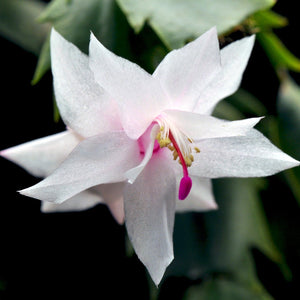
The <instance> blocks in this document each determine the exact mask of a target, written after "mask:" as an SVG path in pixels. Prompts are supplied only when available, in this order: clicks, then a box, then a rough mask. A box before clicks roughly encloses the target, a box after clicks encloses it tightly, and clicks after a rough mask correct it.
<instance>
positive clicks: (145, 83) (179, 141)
mask: <svg viewBox="0 0 300 300" xmlns="http://www.w3.org/2000/svg"><path fill="white" fill-rule="evenodd" d="M253 44H254V36H251V37H246V38H243V39H241V40H239V41H236V42H234V43H231V44H230V45H228V46H226V47H225V48H223V49H222V50H220V49H219V43H218V38H217V32H216V29H215V28H212V29H211V30H209V31H208V32H206V33H205V34H203V35H202V36H200V37H199V38H198V39H196V40H195V41H193V42H191V43H189V44H187V45H186V46H184V47H183V48H181V49H178V50H174V51H172V52H170V53H169V54H168V55H167V56H166V57H165V58H164V59H163V61H162V62H161V63H160V64H159V66H158V67H157V69H156V70H155V72H154V73H153V74H152V75H151V74H148V73H147V72H146V71H144V70H143V69H141V68H140V67H139V66H137V65H136V64H134V63H132V62H129V61H127V60H125V59H123V58H121V57H118V56H116V55H115V54H113V53H112V52H110V51H109V50H108V49H106V48H105V47H104V46H103V45H102V44H101V43H100V42H99V41H97V39H96V38H95V37H94V36H93V35H91V41H90V48H89V56H86V55H85V54H83V53H81V52H80V51H79V50H78V49H77V48H76V47H75V46H74V45H72V44H71V43H69V42H68V41H66V40H65V39H64V38H63V37H62V36H60V35H59V34H58V33H57V32H56V31H55V30H52V34H51V60H52V72H53V78H54V90H55V96H56V100H57V104H58V107H59V110H60V113H61V116H62V119H63V120H64V122H65V124H66V125H67V127H68V130H67V131H66V132H64V133H61V134H59V135H56V136H54V137H53V136H52V137H46V138H45V139H44V140H38V141H33V142H31V143H28V144H25V145H21V146H17V147H14V148H11V149H8V150H4V151H3V152H2V153H1V154H2V155H3V156H4V157H7V158H8V159H11V160H12V161H15V162H16V163H18V164H20V165H23V166H24V167H25V168H27V169H28V170H29V171H30V170H31V172H32V173H33V174H35V173H36V174H35V175H39V176H43V177H44V176H45V177H46V178H45V179H44V180H42V181H41V182H39V183H38V184H36V185H34V186H32V187H30V188H27V189H24V190H22V191H21V193H22V194H24V195H27V196H29V197H33V198H37V199H40V200H43V201H48V202H50V203H54V204H60V203H64V202H65V201H69V203H72V201H74V203H77V202H78V203H80V205H79V206H78V207H79V208H80V207H81V206H82V207H84V206H85V205H84V204H82V203H84V198H85V197H86V199H87V204H86V206H90V205H93V203H96V202H97V201H98V202H99V201H100V202H101V201H102V202H105V203H107V204H108V205H109V206H110V207H115V208H116V210H115V211H117V212H118V213H120V212H121V211H123V205H124V212H125V224H126V227H127V231H128V235H129V237H130V240H131V242H132V244H133V247H134V249H135V251H136V253H137V255H138V257H139V258H140V260H141V261H142V262H143V263H144V264H145V266H146V267H147V269H148V271H149V273H150V275H151V276H152V279H153V280H154V282H155V283H156V284H158V283H159V282H160V280H161V278H162V276H163V274H164V272H165V269H166V267H167V266H168V265H169V264H170V262H171V261H172V260H173V243H172V233H173V225H174V215H175V211H176V206H177V210H179V211H182V210H191V209H194V210H207V209H213V208H216V204H215V202H214V198H213V195H212V192H211V183H210V178H218V177H256V176H268V175H272V174H275V173H277V172H279V171H282V170H284V169H287V168H291V167H294V166H297V165H299V162H298V161H296V160H294V159H293V158H291V157H290V156H288V155H286V154H285V153H283V152H282V151H280V150H279V149H278V148H276V147H275V146H273V145H272V144H271V142H270V141H269V140H268V139H267V138H265V137H264V136H263V135H262V134H261V133H259V132H258V131H257V130H256V129H254V128H253V127H254V126H255V125H256V124H257V122H258V121H259V120H260V118H251V119H245V120H238V121H232V122H230V121H225V120H220V119H217V118H215V117H213V116H211V113H212V111H213V109H214V107H215V105H216V104H217V103H218V102H219V101H220V100H221V99H223V98H225V97H226V96H229V95H230V94H232V93H234V92H235V91H236V90H237V88H238V86H239V84H240V81H241V78H242V74H243V72H244V69H245V67H246V65H247V62H248V59H249V56H250V53H251V50H252V47H253ZM43 146H45V147H43ZM34 151H40V152H39V153H40V154H39V159H38V161H35V159H34V157H35V156H34ZM52 160H53V161H52ZM39 168H41V169H40V172H35V171H32V170H38V169H39ZM43 168H45V172H43ZM50 170H51V171H50ZM92 196H94V197H96V199H95V198H93V197H92ZM97 197H98V198H97ZM100 197H101V198H100ZM76 198H78V199H79V200H78V199H76ZM184 199H185V200H184ZM182 200H184V201H182ZM66 203H67V202H66ZM114 203H115V206H114ZM116 203H117V204H116ZM62 205H63V204H62ZM111 209H113V208H111ZM120 215H121V213H120ZM120 215H119V216H118V217H116V218H117V219H118V220H119V221H120V222H121V220H122V216H121V217H120Z"/></svg>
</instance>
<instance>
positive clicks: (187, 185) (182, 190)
mask: <svg viewBox="0 0 300 300" xmlns="http://www.w3.org/2000/svg"><path fill="white" fill-rule="evenodd" d="M191 188H192V179H191V178H190V177H189V176H184V177H183V178H182V179H181V181H180V185H179V194H178V198H179V200H184V199H185V198H186V197H187V196H188V195H189V193H190V191H191Z"/></svg>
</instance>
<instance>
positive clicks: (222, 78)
mask: <svg viewBox="0 0 300 300" xmlns="http://www.w3.org/2000/svg"><path fill="white" fill-rule="evenodd" d="M254 40H255V37H254V36H251V37H246V38H243V39H241V40H239V41H236V42H233V43H231V44H230V45H228V46H227V47H225V48H223V49H222V50H221V62H222V71H221V72H220V73H218V74H217V75H216V77H215V78H213V80H212V81H211V83H210V84H209V85H208V86H207V87H206V88H205V89H204V90H203V92H202V93H201V94H200V95H199V98H198V100H199V101H198V103H197V106H196V108H195V109H194V111H195V112H198V113H200V114H211V112H212V111H213V109H214V107H215V105H216V104H217V103H218V102H219V101H220V100H222V99H224V98H225V97H227V96H230V95H231V94H233V93H234V92H235V91H236V90H237V89H238V87H239V85H240V83H241V80H242V76H243V73H244V70H245V68H246V66H247V63H248V60H249V57H250V54H251V51H252V48H253V45H254Z"/></svg>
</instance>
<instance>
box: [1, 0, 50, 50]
mask: <svg viewBox="0 0 300 300" xmlns="http://www.w3.org/2000/svg"><path fill="white" fill-rule="evenodd" d="M44 8H45V4H44V3H42V2H40V1H34V0H26V1H20V0H1V1H0V34H1V35H3V36H4V37H6V38H7V39H9V40H11V41H13V42H14V43H16V44H17V45H19V46H21V47H22V48H24V49H25V50H27V51H29V52H32V53H35V54H38V53H39V51H40V49H41V47H42V45H43V42H44V40H45V39H46V37H47V34H48V32H49V26H48V25H46V24H39V23H38V22H37V17H38V16H39V15H40V13H41V12H42V11H43V9H44Z"/></svg>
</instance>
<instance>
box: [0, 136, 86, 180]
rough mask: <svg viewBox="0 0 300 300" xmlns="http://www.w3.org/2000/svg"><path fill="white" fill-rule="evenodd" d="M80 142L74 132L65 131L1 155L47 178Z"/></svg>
mask: <svg viewBox="0 0 300 300" xmlns="http://www.w3.org/2000/svg"><path fill="white" fill-rule="evenodd" d="M79 142H80V138H79V136H77V135H76V134H75V133H74V132H72V131H65V132H62V133H58V134H54V135H51V136H47V137H44V138H40V139H37V140H34V141H31V142H27V143H24V144H21V145H18V146H15V147H12V148H9V149H6V150H3V151H1V152H0V154H1V156H3V157H5V158H6V159H9V160H11V161H12V162H14V163H16V164H17V165H19V166H21V167H22V168H24V169H25V170H26V171H27V172H29V173H30V174H32V175H34V176H37V177H46V176H48V175H49V174H50V173H52V172H53V171H54V170H55V169H56V168H57V167H58V166H59V165H60V163H61V162H62V161H63V160H64V159H65V158H66V157H67V156H68V154H69V153H70V152H71V151H72V150H73V149H74V148H75V146H76V145H77V144H78V143H79Z"/></svg>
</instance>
